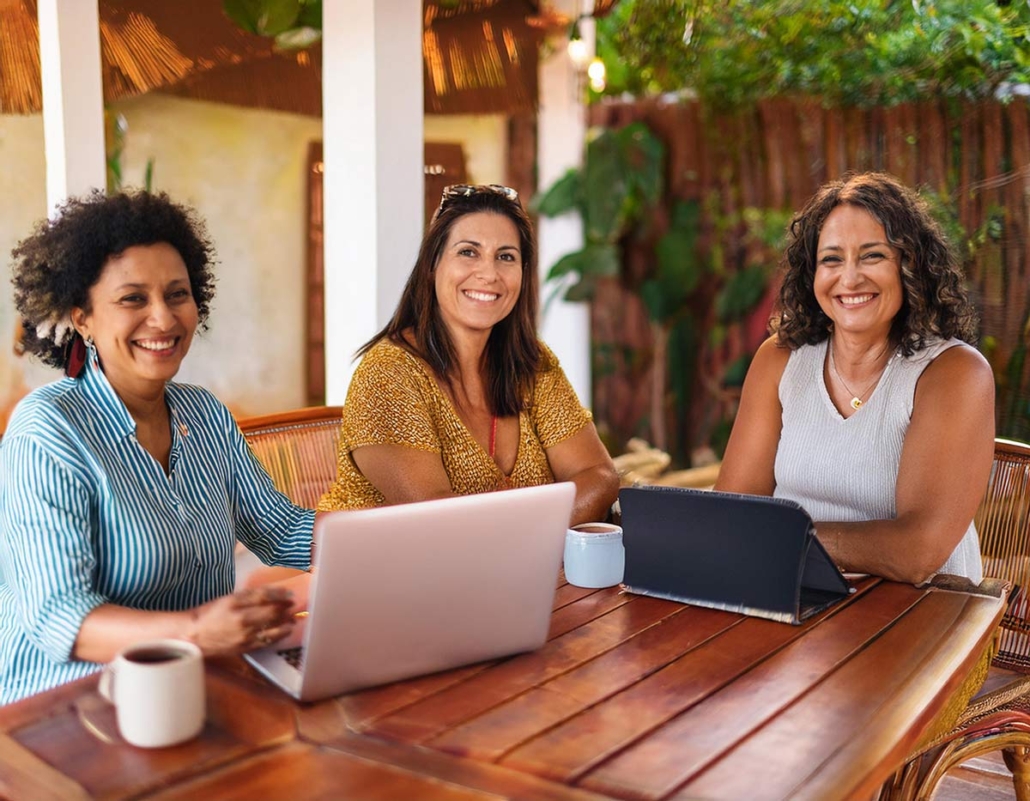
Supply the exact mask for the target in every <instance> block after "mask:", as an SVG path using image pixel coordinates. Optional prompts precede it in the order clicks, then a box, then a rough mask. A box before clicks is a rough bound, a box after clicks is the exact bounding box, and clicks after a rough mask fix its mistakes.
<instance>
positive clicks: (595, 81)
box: [587, 58, 607, 92]
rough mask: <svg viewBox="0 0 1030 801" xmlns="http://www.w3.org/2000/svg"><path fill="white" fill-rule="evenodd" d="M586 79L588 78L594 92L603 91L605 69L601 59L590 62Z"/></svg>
mask: <svg viewBox="0 0 1030 801" xmlns="http://www.w3.org/2000/svg"><path fill="white" fill-rule="evenodd" d="M587 77H588V78H590V88H591V89H593V90H594V91H595V92H603V91H604V87H605V79H606V78H607V70H606V69H605V66H604V62H603V61H602V60H601V59H599V58H595V59H594V60H593V61H591V62H590V66H589V67H587Z"/></svg>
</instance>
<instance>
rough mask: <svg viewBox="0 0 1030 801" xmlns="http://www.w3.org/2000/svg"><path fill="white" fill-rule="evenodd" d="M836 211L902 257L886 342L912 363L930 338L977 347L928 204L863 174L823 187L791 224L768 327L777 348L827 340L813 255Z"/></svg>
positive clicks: (888, 180)
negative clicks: (869, 219)
mask: <svg viewBox="0 0 1030 801" xmlns="http://www.w3.org/2000/svg"><path fill="white" fill-rule="evenodd" d="M841 205H851V206H857V207H858V208H861V209H865V211H867V212H869V214H871V215H872V216H873V218H874V219H875V220H876V221H877V222H879V223H880V225H882V226H883V229H884V231H885V232H886V234H887V241H888V242H889V243H890V244H891V245H892V246H893V247H895V248H897V249H898V251H899V252H900V254H901V260H900V266H901V285H902V289H903V294H904V300H903V302H902V305H901V310H900V311H899V312H898V314H897V316H896V317H895V318H894V325H893V327H892V330H891V337H892V339H893V340H894V341H896V342H897V345H898V346H899V347H900V348H901V351H902V353H904V354H905V355H906V356H911V355H912V354H913V353H915V352H916V351H918V350H921V349H922V348H924V347H925V346H926V343H927V341H928V340H930V339H936V338H941V339H950V338H952V337H955V338H957V339H961V340H963V341H965V342H969V343H975V342H976V324H977V319H976V313H975V311H974V309H973V305H972V303H971V302H970V300H969V297H968V294H967V292H966V286H965V276H964V275H963V272H962V267H961V265H960V264H959V261H958V258H957V257H956V255H955V251H954V249H953V248H952V246H951V244H950V243H949V241H948V239H947V237H946V236H945V234H944V232H943V231H942V230H941V227H940V225H938V223H937V221H936V220H935V219H934V218H933V215H932V214H931V213H930V210H929V208H928V206H927V204H926V201H925V200H924V199H923V198H921V197H920V196H919V195H918V194H917V193H916V192H915V191H913V190H911V189H909V188H908V187H906V186H904V185H903V184H902V183H900V182H899V181H898V180H897V179H896V178H894V177H893V176H891V175H888V174H886V173H877V172H867V173H848V174H846V175H844V176H843V177H842V178H841V179H840V180H837V181H831V182H829V183H827V184H825V185H824V186H823V187H822V188H820V189H819V191H818V192H816V193H815V195H814V196H813V197H812V198H811V200H809V201H808V203H806V204H805V207H804V208H803V209H802V210H801V211H800V212H798V214H797V215H795V217H794V219H793V220H792V221H791V223H790V227H789V229H788V243H787V249H786V251H785V252H784V254H783V259H782V262H781V269H782V272H783V283H782V285H781V286H780V293H779V298H778V300H777V304H776V311H775V313H774V315H773V318H772V321H771V327H772V330H773V333H775V334H776V335H777V338H778V340H779V344H780V345H781V346H785V347H788V348H790V349H791V350H795V349H797V348H799V347H801V346H802V345H814V344H816V343H817V342H822V341H823V340H824V339H826V338H827V337H828V336H829V332H830V319H829V318H828V317H827V316H826V314H825V313H824V312H823V310H822V309H821V308H820V307H819V302H818V301H817V300H816V297H815V290H814V281H815V270H816V250H817V248H818V244H819V233H820V231H821V230H822V227H823V224H824V223H825V222H826V218H827V216H829V214H830V212H831V211H833V210H834V209H835V208H836V207H837V206H841Z"/></svg>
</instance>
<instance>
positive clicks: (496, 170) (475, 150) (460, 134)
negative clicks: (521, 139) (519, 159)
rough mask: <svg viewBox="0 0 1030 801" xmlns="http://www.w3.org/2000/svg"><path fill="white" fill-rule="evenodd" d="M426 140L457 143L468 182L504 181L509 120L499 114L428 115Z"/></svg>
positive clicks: (489, 182)
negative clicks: (466, 171) (459, 146)
mask: <svg viewBox="0 0 1030 801" xmlns="http://www.w3.org/2000/svg"><path fill="white" fill-rule="evenodd" d="M423 136H424V138H425V140H426V141H427V142H460V143H461V144H462V146H463V147H464V148H465V167H466V169H467V170H468V178H469V183H477V184H503V183H504V176H505V173H506V172H507V163H508V120H507V118H506V117H505V116H503V115H501V114H484V115H477V116H472V115H468V114H458V115H453V116H443V115H435V116H427V117H426V118H425V123H424V132H423Z"/></svg>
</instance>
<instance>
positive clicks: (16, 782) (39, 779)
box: [0, 735, 89, 801]
mask: <svg viewBox="0 0 1030 801" xmlns="http://www.w3.org/2000/svg"><path fill="white" fill-rule="evenodd" d="M0 798H5V799H14V798H31V799H33V801H85V799H88V798H89V794H88V793H87V792H86V789H85V788H84V787H83V786H82V785H81V784H79V783H78V782H76V781H73V780H72V779H69V778H68V777H67V776H65V775H64V774H63V773H62V772H61V771H59V770H57V769H56V768H55V767H53V766H52V765H50V764H48V763H47V762H44V761H43V760H42V759H40V758H39V757H38V756H36V755H35V754H34V753H32V752H31V751H30V750H29V749H27V748H25V746H23V745H21V744H19V743H16V742H15V741H14V740H12V739H11V738H10V737H7V736H4V735H0Z"/></svg>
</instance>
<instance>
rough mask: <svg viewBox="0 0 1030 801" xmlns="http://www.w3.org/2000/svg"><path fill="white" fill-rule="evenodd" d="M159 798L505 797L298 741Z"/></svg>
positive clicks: (469, 800)
mask: <svg viewBox="0 0 1030 801" xmlns="http://www.w3.org/2000/svg"><path fill="white" fill-rule="evenodd" d="M146 798H150V799H154V801H158V799H159V800H160V801H175V799H181V800H182V801H196V799H198V798H217V799H219V801H252V799H255V798H282V799H286V798H288V799H290V800H291V801H317V800H320V799H327V798H360V799H362V800H363V801H396V799H400V798H412V799H414V798H418V799H424V801H500V799H502V798H504V796H503V795H498V794H494V793H489V792H483V791H481V790H473V789H470V788H466V787H460V786H457V785H454V784H450V783H447V782H441V781H439V780H437V779H434V778H432V777H427V776H420V775H418V774H416V773H411V772H410V771H406V770H403V769H400V768H395V767H393V766H390V765H383V764H381V763H376V762H370V761H368V760H363V759H358V758H356V757H353V756H350V755H348V754H342V753H340V752H338V751H332V750H328V749H324V748H320V747H318V746H312V745H308V744H306V743H293V744H290V745H288V746H285V747H282V748H276V749H274V750H272V751H268V752H265V753H261V754H258V755H256V756H252V757H250V758H249V759H246V760H243V761H241V762H238V763H236V764H234V765H232V766H230V767H229V768H227V769H225V770H221V771H218V772H217V773H215V774H212V775H206V776H202V777H199V778H196V779H194V780H192V781H188V782H184V783H182V784H178V785H176V786H175V787H172V788H169V789H167V790H163V791H158V792H155V793H153V794H150V795H148V796H146Z"/></svg>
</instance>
